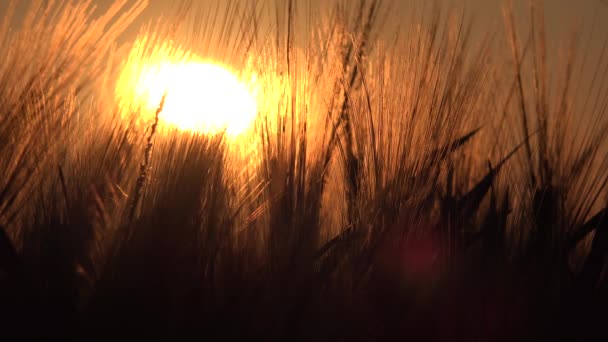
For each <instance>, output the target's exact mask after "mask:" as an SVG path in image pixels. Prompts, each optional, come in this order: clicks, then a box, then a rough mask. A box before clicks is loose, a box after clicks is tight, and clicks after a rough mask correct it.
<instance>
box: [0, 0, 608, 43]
mask: <svg viewBox="0 0 608 342" xmlns="http://www.w3.org/2000/svg"><path fill="white" fill-rule="evenodd" d="M31 1H32V0H19V6H20V8H21V11H20V12H23V9H24V8H26V7H27V3H29V2H31ZM253 1H256V0H240V2H253ZM60 2H61V1H60ZM93 2H94V3H96V4H98V5H99V7H100V8H104V7H105V6H107V5H108V4H109V3H111V2H112V0H93ZM176 2H177V1H164V0H150V1H149V6H148V8H147V9H146V11H145V12H144V14H143V15H142V16H141V18H140V21H141V22H145V21H148V20H150V19H154V18H155V17H158V16H160V15H162V14H163V13H166V11H167V9H168V7H171V6H172V5H174V4H175V3H176ZM193 2H194V3H196V4H207V3H214V1H210V0H202V1H201V0H198V1H196V0H195V1H193ZM263 2H264V1H262V3H263ZM267 2H268V3H270V2H271V1H267ZM304 2H308V0H304V1H296V3H304ZM514 2H515V3H516V4H518V5H519V7H518V10H519V11H521V10H523V11H526V10H527V3H528V1H527V0H523V1H514ZM7 3H8V1H2V2H1V3H0V15H3V14H4V12H5V8H6V6H7ZM353 3H354V1H353ZM386 3H391V1H390V0H389V1H386ZM392 3H393V4H394V6H395V7H394V10H393V11H392V13H393V14H395V15H403V17H404V18H405V17H406V15H407V13H408V12H409V10H411V9H412V8H420V7H421V6H420V5H425V4H426V5H428V4H429V3H431V1H425V0H396V1H392ZM438 3H439V4H441V6H462V5H464V8H465V10H466V12H467V13H468V14H469V15H471V16H473V17H474V19H475V20H476V22H478V23H479V24H483V25H484V26H485V25H490V26H494V25H500V24H501V23H502V17H501V8H502V5H503V4H504V3H505V1H504V0H439V1H438ZM544 5H545V8H546V20H547V26H548V29H549V30H548V31H549V32H550V34H553V35H560V34H564V33H567V32H568V31H570V30H571V29H572V27H573V26H574V25H575V23H581V22H582V23H584V25H587V26H589V25H591V23H592V22H595V23H596V25H597V26H596V31H597V32H599V33H602V35H603V36H605V35H606V33H607V32H608V20H606V18H607V17H608V1H606V0H577V1H574V0H550V1H544ZM485 27H488V26H485Z"/></svg>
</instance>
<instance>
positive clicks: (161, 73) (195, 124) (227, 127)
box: [131, 62, 257, 137]
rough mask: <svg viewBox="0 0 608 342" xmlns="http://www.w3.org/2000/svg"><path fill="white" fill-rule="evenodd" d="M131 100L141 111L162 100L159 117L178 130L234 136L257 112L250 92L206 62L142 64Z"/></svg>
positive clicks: (238, 81) (226, 71) (151, 107)
mask: <svg viewBox="0 0 608 342" xmlns="http://www.w3.org/2000/svg"><path fill="white" fill-rule="evenodd" d="M131 91H132V92H133V99H132V100H133V101H134V102H135V103H136V104H137V105H138V106H141V108H142V109H143V110H146V111H151V110H154V109H156V108H157V107H158V106H159V104H160V101H161V99H162V97H163V95H164V94H166V99H165V103H164V107H163V110H162V112H161V113H160V115H159V120H160V121H161V122H164V123H166V124H168V125H170V126H173V127H176V128H178V129H181V130H189V131H195V132H201V133H209V134H215V133H220V132H224V131H225V132H226V134H227V135H228V136H232V137H234V136H237V135H239V134H240V133H242V132H243V131H244V130H245V129H246V128H247V127H249V125H250V124H251V123H252V122H253V119H254V118H255V115H256V113H257V104H256V100H255V94H254V92H253V91H252V90H251V89H250V88H249V87H248V86H247V85H245V84H244V83H243V82H241V81H240V80H239V79H238V78H237V77H236V76H235V75H234V74H233V73H231V72H230V71H229V70H227V69H226V68H224V67H222V66H220V65H217V64H212V63H208V62H178V63H171V62H161V63H157V64H153V65H145V66H143V67H142V68H141V70H140V72H139V77H138V78H137V80H136V81H135V85H134V88H133V89H131Z"/></svg>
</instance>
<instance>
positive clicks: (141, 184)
mask: <svg viewBox="0 0 608 342" xmlns="http://www.w3.org/2000/svg"><path fill="white" fill-rule="evenodd" d="M166 96H167V94H166V93H165V94H164V95H163V97H162V99H161V100H160V103H159V105H158V108H156V112H155V113H154V121H153V122H152V126H150V133H149V134H148V138H147V141H146V149H145V151H144V160H143V162H142V163H141V164H140V166H139V177H138V178H137V183H135V192H134V194H133V202H132V203H131V211H130V212H129V222H132V221H133V219H134V218H135V214H136V212H137V210H138V207H139V203H140V201H141V197H142V196H143V193H144V191H145V185H146V181H147V180H148V172H149V169H150V159H151V158H152V148H153V143H152V141H153V139H154V136H155V135H156V129H157V127H158V117H159V115H160V113H161V112H162V111H163V107H164V105H165V98H166Z"/></svg>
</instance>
